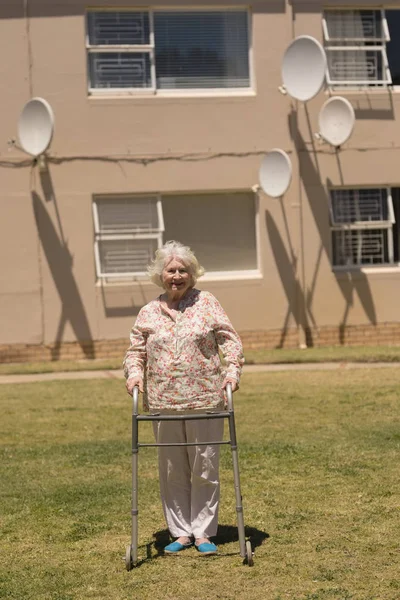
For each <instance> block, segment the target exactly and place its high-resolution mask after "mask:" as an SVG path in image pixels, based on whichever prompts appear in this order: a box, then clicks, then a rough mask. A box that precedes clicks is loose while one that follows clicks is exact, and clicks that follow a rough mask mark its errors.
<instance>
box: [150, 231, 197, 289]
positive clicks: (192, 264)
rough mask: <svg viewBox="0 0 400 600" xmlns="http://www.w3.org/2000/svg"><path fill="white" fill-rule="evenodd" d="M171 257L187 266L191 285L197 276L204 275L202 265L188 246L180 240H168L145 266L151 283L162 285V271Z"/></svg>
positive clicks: (194, 282)
mask: <svg viewBox="0 0 400 600" xmlns="http://www.w3.org/2000/svg"><path fill="white" fill-rule="evenodd" d="M173 258H179V260H181V261H182V262H183V264H184V265H185V266H186V267H187V269H188V271H189V273H190V275H191V277H192V284H193V285H195V284H196V281H197V279H198V278H199V277H201V276H202V275H204V269H203V267H202V266H201V265H200V263H199V261H198V260H197V258H196V257H195V255H194V253H193V252H192V250H191V249H190V248H189V246H184V245H183V244H181V243H180V242H176V241H175V240H170V241H169V242H166V243H165V244H164V246H162V248H159V249H158V250H157V251H156V254H155V258H154V260H153V261H152V263H151V265H149V267H148V268H147V272H148V274H149V277H150V279H151V281H152V282H153V283H155V284H156V285H158V286H160V287H164V285H163V280H162V272H163V270H164V267H165V265H166V264H167V263H168V262H169V261H170V260H172V259H173Z"/></svg>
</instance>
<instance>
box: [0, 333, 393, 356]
mask: <svg viewBox="0 0 400 600" xmlns="http://www.w3.org/2000/svg"><path fill="white" fill-rule="evenodd" d="M240 335H241V337H242V340H243V345H244V347H245V349H246V348H247V349H249V350H250V349H251V350H260V349H263V348H265V349H271V348H297V347H298V346H299V339H300V338H299V332H298V330H297V329H296V328H292V329H288V330H287V331H282V330H280V329H275V330H268V331H242V332H240ZM303 337H305V340H306V342H307V345H308V346H315V347H318V346H374V345H377V346H378V345H380V346H385V345H391V344H399V343H400V323H379V325H353V326H348V327H321V328H319V329H308V330H307V331H306V332H305V335H303ZM128 343H129V342H128V339H127V338H122V339H117V340H96V341H86V342H80V343H78V342H65V343H56V344H48V345H26V344H11V345H4V344H3V345H2V344H0V363H12V362H45V361H54V360H82V359H91V358H103V359H106V358H117V359H121V362H122V358H123V356H124V354H125V352H126V349H127V347H128Z"/></svg>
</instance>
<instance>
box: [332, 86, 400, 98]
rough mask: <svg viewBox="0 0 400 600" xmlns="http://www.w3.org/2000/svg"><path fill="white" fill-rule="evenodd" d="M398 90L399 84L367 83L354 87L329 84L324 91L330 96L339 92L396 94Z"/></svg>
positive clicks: (350, 93) (357, 94)
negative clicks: (373, 84)
mask: <svg viewBox="0 0 400 600" xmlns="http://www.w3.org/2000/svg"><path fill="white" fill-rule="evenodd" d="M399 92H400V85H388V86H381V87H375V86H372V85H371V86H367V85H359V86H356V85H355V86H354V87H344V86H339V85H338V86H335V85H329V86H327V87H326V89H325V91H324V93H325V95H326V96H331V95H332V94H339V93H340V94H341V95H342V96H346V95H349V96H359V95H360V94H374V96H378V95H379V94H381V95H384V96H387V95H388V93H389V94H391V93H395V94H398V93H399Z"/></svg>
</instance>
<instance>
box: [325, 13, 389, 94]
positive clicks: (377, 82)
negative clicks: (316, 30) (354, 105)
mask: <svg viewBox="0 0 400 600" xmlns="http://www.w3.org/2000/svg"><path fill="white" fill-rule="evenodd" d="M322 26H323V33H324V40H325V51H326V55H327V62H328V69H327V70H328V73H327V82H328V85H330V86H336V87H337V86H339V87H349V86H350V87H351V86H388V85H391V83H392V77H391V73H390V68H389V63H388V59H387V52H386V43H387V42H388V41H390V35H389V29H388V25H387V21H386V16H385V11H384V9H376V10H333V9H332V10H325V11H324V16H323V20H322Z"/></svg>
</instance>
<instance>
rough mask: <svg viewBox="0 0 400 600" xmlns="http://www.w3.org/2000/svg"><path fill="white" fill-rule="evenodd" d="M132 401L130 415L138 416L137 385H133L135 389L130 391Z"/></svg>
mask: <svg viewBox="0 0 400 600" xmlns="http://www.w3.org/2000/svg"><path fill="white" fill-rule="evenodd" d="M132 399H133V408H132V414H133V415H138V414H139V386H137V385H135V387H134V388H133V390H132Z"/></svg>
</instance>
